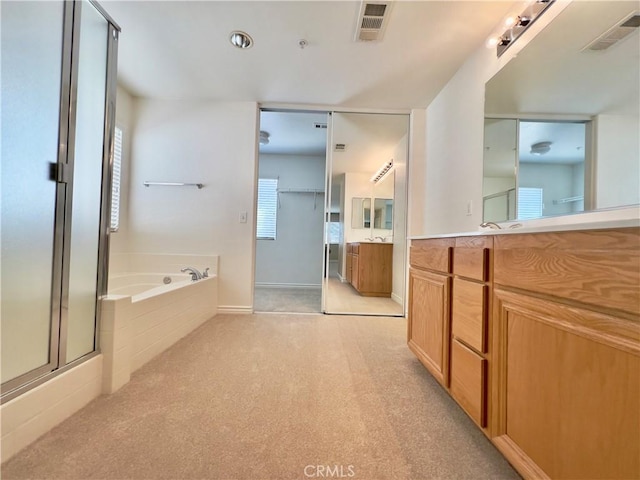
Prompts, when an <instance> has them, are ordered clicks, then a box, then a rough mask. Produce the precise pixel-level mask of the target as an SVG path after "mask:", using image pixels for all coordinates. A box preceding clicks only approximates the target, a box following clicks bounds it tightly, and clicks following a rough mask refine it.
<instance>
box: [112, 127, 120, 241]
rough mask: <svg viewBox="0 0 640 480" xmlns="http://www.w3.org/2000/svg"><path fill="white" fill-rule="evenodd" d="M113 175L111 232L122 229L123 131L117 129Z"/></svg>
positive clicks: (114, 144)
mask: <svg viewBox="0 0 640 480" xmlns="http://www.w3.org/2000/svg"><path fill="white" fill-rule="evenodd" d="M112 165H113V169H112V173H111V222H110V224H111V231H117V230H118V228H119V227H120V172H121V171H122V129H121V128H118V127H116V129H115V132H114V138H113V159H112Z"/></svg>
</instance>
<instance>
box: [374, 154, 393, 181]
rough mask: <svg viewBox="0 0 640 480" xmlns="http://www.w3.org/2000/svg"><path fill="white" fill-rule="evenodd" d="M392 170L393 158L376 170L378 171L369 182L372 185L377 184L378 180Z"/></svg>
mask: <svg viewBox="0 0 640 480" xmlns="http://www.w3.org/2000/svg"><path fill="white" fill-rule="evenodd" d="M392 168H393V158H392V159H391V160H389V161H388V162H386V163H385V164H384V165H382V166H381V167H380V168H379V169H378V171H377V172H376V173H374V174H373V177H371V181H372V182H373V183H378V182H379V181H380V180H382V179H383V178H384V177H385V175H386V174H387V173H389V172H390V171H391V169H392Z"/></svg>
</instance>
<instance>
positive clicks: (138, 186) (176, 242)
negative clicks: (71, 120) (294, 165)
mask: <svg viewBox="0 0 640 480" xmlns="http://www.w3.org/2000/svg"><path fill="white" fill-rule="evenodd" d="M257 125H258V108H257V104H256V103H253V102H224V103H223V102H212V101H211V102H207V101H197V102H195V101H166V100H147V99H137V100H136V101H135V123H134V133H135V134H134V137H133V144H132V152H131V184H130V186H129V206H128V215H129V222H128V224H129V229H128V235H127V236H128V238H127V246H128V248H129V250H130V251H131V252H133V253H173V254H203V255H219V256H220V265H219V272H218V274H219V307H220V311H246V312H250V311H251V309H252V303H253V235H254V222H255V187H254V185H255V180H256V157H257V147H256V145H257V141H256V139H257V130H258V127H257ZM144 181H158V182H196V183H203V184H204V188H203V189H201V190H199V189H197V188H195V187H145V186H143V182H144ZM241 212H247V222H246V223H240V222H239V215H240V213H241Z"/></svg>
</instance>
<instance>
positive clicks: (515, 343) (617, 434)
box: [493, 289, 640, 479]
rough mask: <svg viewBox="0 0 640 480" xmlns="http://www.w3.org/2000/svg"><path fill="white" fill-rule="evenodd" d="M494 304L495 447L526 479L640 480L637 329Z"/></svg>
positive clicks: (520, 300) (592, 315) (576, 310)
mask: <svg viewBox="0 0 640 480" xmlns="http://www.w3.org/2000/svg"><path fill="white" fill-rule="evenodd" d="M494 300H495V302H496V307H495V320H496V323H495V325H494V339H493V340H494V345H495V346H496V348H494V353H497V356H496V357H494V369H495V370H494V375H493V378H495V379H497V381H496V382H495V385H494V390H493V395H494V402H493V405H494V407H495V409H494V413H495V414H494V415H493V418H494V429H493V431H494V435H495V437H494V438H493V441H494V443H495V444H496V446H497V447H498V448H499V449H500V450H501V451H502V453H503V454H504V455H505V456H506V457H507V459H509V461H510V462H511V463H512V464H513V465H514V466H515V467H516V468H518V470H519V471H520V473H522V474H523V476H525V477H535V478H540V477H542V478H546V477H551V478H576V479H578V478H607V479H613V478H640V435H639V434H638V426H639V425H640V346H639V345H640V340H639V338H638V337H639V332H638V324H637V320H636V321H633V320H627V319H623V318H618V317H615V316H612V315H607V314H604V313H599V312H594V311H590V310H587V309H584V308H580V307H576V306H569V305H563V304H560V303H556V302H554V301H551V300H544V299H540V298H535V297H530V296H527V295H522V294H517V293H513V292H507V291H503V290H499V289H497V290H496V291H495V294H494Z"/></svg>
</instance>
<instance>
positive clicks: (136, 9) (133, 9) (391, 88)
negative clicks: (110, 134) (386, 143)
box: [103, 0, 513, 109]
mask: <svg viewBox="0 0 640 480" xmlns="http://www.w3.org/2000/svg"><path fill="white" fill-rule="evenodd" d="M512 5H513V3H512V2H511V1H506V2H505V1H424V0H423V1H402V0H397V1H395V2H393V6H392V8H391V10H390V13H389V20H388V26H387V28H386V31H385V34H384V38H383V39H382V41H379V42H356V41H354V35H355V27H356V20H357V16H358V12H359V8H360V2H359V1H304V0H301V1H283V2H280V1H255V2H249V1H105V2H104V3H103V6H104V8H105V10H106V11H107V12H108V13H109V14H110V15H111V16H112V17H113V19H114V20H115V21H116V22H117V23H118V24H119V25H120V26H121V27H122V34H121V37H120V42H119V59H118V70H119V73H118V76H119V81H120V83H121V84H122V85H123V86H125V88H127V89H128V90H129V91H130V92H131V93H132V94H133V95H135V96H141V97H149V98H170V99H212V100H228V101H256V102H262V103H265V102H270V103H294V104H307V105H309V104H314V105H331V106H335V107H350V108H375V109H386V108H393V109H405V108H419V107H426V106H427V105H428V104H429V103H430V102H431V100H432V99H433V98H434V97H435V96H436V94H437V93H438V92H439V91H440V90H441V89H442V87H443V86H444V85H445V84H446V82H447V81H448V80H449V79H450V77H451V76H452V75H453V74H454V73H455V72H456V70H457V69H458V68H459V67H460V66H461V65H462V63H463V62H464V61H465V59H466V58H467V57H468V56H469V55H470V54H471V53H472V52H473V51H474V50H476V49H477V48H478V46H479V45H482V44H483V43H484V41H485V39H486V38H487V37H488V36H489V35H490V34H491V33H492V31H493V30H494V28H495V27H496V25H497V24H498V23H499V22H500V21H501V19H502V18H503V17H504V16H505V15H506V14H507V13H508V11H509V8H510V7H511V6H512ZM233 30H243V31H246V32H247V33H249V34H250V35H251V36H252V37H253V39H254V42H255V44H254V46H253V47H251V48H249V49H246V50H239V49H237V48H234V47H232V46H231V44H230V42H229V35H230V33H231V31H233ZM302 39H304V40H306V42H307V46H306V47H305V48H300V46H299V42H300V40H302Z"/></svg>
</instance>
